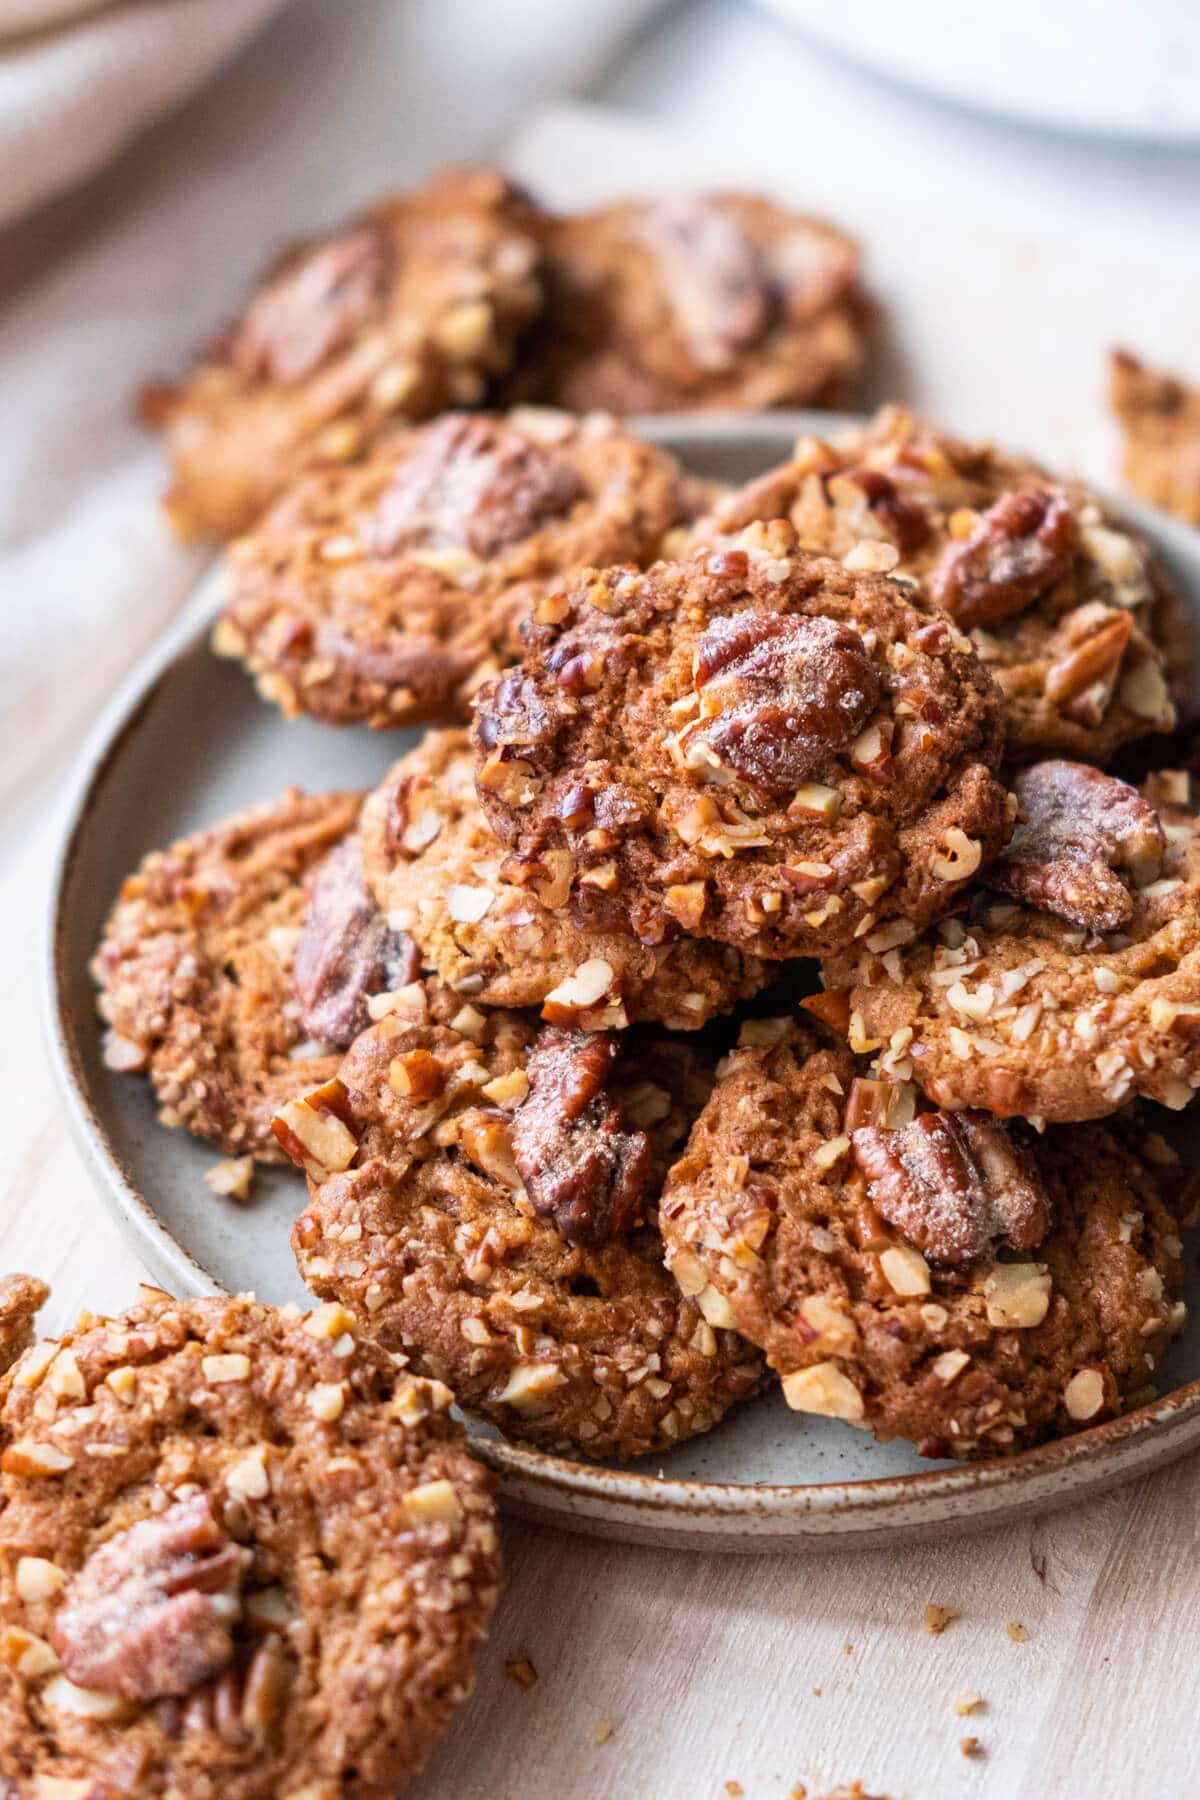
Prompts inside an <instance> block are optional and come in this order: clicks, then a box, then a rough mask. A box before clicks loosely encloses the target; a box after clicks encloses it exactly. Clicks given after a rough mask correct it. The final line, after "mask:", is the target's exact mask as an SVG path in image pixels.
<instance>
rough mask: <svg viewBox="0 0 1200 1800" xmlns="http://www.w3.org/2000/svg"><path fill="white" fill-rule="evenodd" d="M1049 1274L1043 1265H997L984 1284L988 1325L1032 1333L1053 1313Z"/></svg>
mask: <svg viewBox="0 0 1200 1800" xmlns="http://www.w3.org/2000/svg"><path fill="white" fill-rule="evenodd" d="M1051 1287H1052V1282H1051V1278H1050V1272H1049V1270H1048V1269H1046V1268H1044V1267H1043V1266H1042V1264H1041V1263H997V1264H996V1265H995V1267H994V1268H993V1269H992V1270H991V1271H990V1273H989V1274H988V1275H987V1277H986V1278H985V1280H984V1283H983V1297H984V1300H985V1302H986V1307H987V1317H988V1324H989V1325H997V1326H1000V1327H1002V1328H1009V1327H1011V1328H1013V1329H1015V1330H1018V1331H1024V1330H1029V1329H1030V1328H1031V1327H1032V1326H1034V1325H1040V1324H1041V1322H1042V1320H1043V1319H1044V1318H1045V1316H1046V1314H1047V1312H1048V1311H1049V1310H1050V1291H1051Z"/></svg>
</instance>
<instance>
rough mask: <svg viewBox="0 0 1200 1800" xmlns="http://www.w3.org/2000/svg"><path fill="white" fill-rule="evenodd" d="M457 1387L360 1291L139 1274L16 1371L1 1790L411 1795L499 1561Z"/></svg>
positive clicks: (95, 1796) (270, 1796)
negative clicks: (108, 1307)
mask: <svg viewBox="0 0 1200 1800" xmlns="http://www.w3.org/2000/svg"><path fill="white" fill-rule="evenodd" d="M449 1405H450V1395H449V1393H448V1391H447V1390H446V1389H445V1388H444V1387H442V1386H440V1385H439V1384H435V1383H429V1382H424V1381H420V1380H417V1379H415V1378H414V1377H412V1376H410V1375H409V1374H408V1373H407V1372H405V1371H404V1370H402V1369H400V1368H398V1367H397V1366H396V1364H395V1362H394V1361H393V1359H392V1358H391V1357H389V1356H388V1355H387V1354H386V1353H385V1352H383V1351H382V1350H380V1349H378V1348H377V1347H376V1346H375V1345H374V1344H371V1343H367V1342H365V1341H363V1340H362V1339H361V1338H360V1337H359V1336H358V1335H357V1332H356V1327H355V1324H354V1321H353V1320H352V1319H350V1318H349V1316H348V1315H347V1314H346V1313H345V1312H344V1310H343V1309H342V1308H340V1307H336V1306H326V1307H318V1308H317V1310H316V1311H315V1312H312V1313H309V1314H307V1315H301V1313H300V1312H299V1310H298V1309H297V1308H295V1307H292V1308H285V1309H283V1310H282V1311H279V1310H276V1309H275V1308H273V1307H268V1306H262V1305H258V1304H256V1303H255V1302H253V1301H252V1300H249V1299H247V1298H245V1297H242V1298H237V1299H232V1298H228V1297H223V1298H219V1299H211V1300H193V1301H188V1302H182V1301H175V1300H172V1299H171V1298H170V1297H169V1296H167V1295H166V1294H163V1293H161V1292H159V1291H158V1290H157V1289H143V1290H142V1294H141V1298H140V1300H139V1302H138V1304H137V1305H135V1306H133V1307H131V1308H130V1309H129V1310H128V1311H127V1312H125V1313H122V1314H120V1315H118V1316H116V1317H113V1318H94V1317H92V1316H91V1315H85V1317H84V1319H83V1320H82V1321H81V1323H80V1324H79V1326H78V1327H77V1328H76V1329H75V1330H74V1331H73V1332H72V1333H70V1334H69V1335H68V1336H67V1337H65V1338H64V1339H62V1340H61V1342H49V1343H45V1344H41V1345H38V1346H37V1347H35V1348H34V1349H32V1350H30V1351H29V1352H28V1353H27V1355H26V1356H25V1357H24V1358H23V1360H22V1361H21V1362H20V1363H19V1364H18V1365H17V1366H16V1368H15V1369H14V1370H13V1372H12V1374H11V1376H10V1378H9V1380H8V1382H7V1383H6V1385H5V1387H4V1388H3V1389H2V1390H0V1437H2V1438H3V1440H4V1444H5V1448H4V1451H3V1454H2V1455H0V1616H2V1618H3V1624H4V1637H5V1653H4V1655H3V1657H0V1792H3V1793H4V1794H5V1795H6V1797H10V1800H117V1796H119V1795H123V1794H138V1795H147V1796H155V1797H159V1800H343V1797H344V1800H392V1797H393V1796H394V1795H395V1794H396V1793H397V1792H398V1791H399V1790H400V1788H401V1787H403V1786H404V1784H405V1782H406V1781H407V1780H408V1779H409V1778H410V1777H411V1776H412V1775H414V1774H415V1773H416V1772H417V1771H418V1770H419V1769H420V1768H421V1766H422V1765H423V1763H424V1762H425V1760H426V1758H427V1757H428V1755H429V1753H430V1751H431V1750H432V1748H433V1746H434V1744H435V1743H436V1741H437V1739H438V1738H439V1736H440V1735H441V1733H442V1732H443V1730H444V1729H445V1727H446V1726H447V1724H448V1723H449V1721H450V1718H451V1716H452V1714H453V1712H454V1709H455V1707H456V1706H457V1704H458V1703H459V1701H460V1700H462V1699H463V1698H464V1696H465V1695H466V1694H467V1693H468V1692H469V1690H470V1686H471V1679H472V1663H473V1659H474V1653H475V1650H476V1647H477V1646H478V1644H479V1642H480V1640H481V1639H482V1638H483V1636H484V1635H485V1633H486V1630H487V1625H488V1620H489V1618H490V1615H491V1612H492V1608H493V1605H494V1603H495V1598H496V1590H497V1584H498V1581H499V1557H498V1552H497V1539H496V1528H495V1519H494V1512H493V1506H492V1499H491V1492H490V1480H489V1477H488V1475H487V1472H486V1471H485V1470H484V1469H482V1468H481V1467H480V1466H479V1465H478V1464H477V1463H476V1462H475V1461H474V1459H473V1458H472V1457H471V1456H470V1455H469V1453H468V1451H467V1449H466V1447H465V1445H464V1443H463V1440H462V1432H461V1429H460V1428H459V1427H458V1426H457V1425H456V1424H455V1423H454V1422H453V1420H452V1419H451V1418H450V1416H449V1411H448V1408H449Z"/></svg>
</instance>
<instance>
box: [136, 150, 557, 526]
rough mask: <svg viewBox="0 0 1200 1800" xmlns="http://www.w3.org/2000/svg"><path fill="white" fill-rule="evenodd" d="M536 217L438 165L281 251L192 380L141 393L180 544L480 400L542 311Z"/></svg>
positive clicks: (509, 192) (504, 190)
mask: <svg viewBox="0 0 1200 1800" xmlns="http://www.w3.org/2000/svg"><path fill="white" fill-rule="evenodd" d="M534 218H535V209H534V208H533V206H532V203H531V202H530V201H529V200H528V199H527V198H526V197H525V196H524V195H523V194H521V193H520V192H519V191H518V190H517V189H516V188H514V187H513V186H512V184H511V183H509V182H508V181H507V179H506V178H505V177H504V176H503V175H501V174H500V173H499V172H498V171H497V170H494V169H486V168H476V169H469V168H467V169H447V170H444V171H442V172H441V174H440V175H436V176H434V177H433V178H432V179H431V180H430V181H429V182H428V183H427V185H426V186H425V187H423V188H416V189H413V190H412V191H411V192H409V193H404V194H398V195H395V196H394V197H392V198H390V199H386V200H382V201H380V202H379V203H378V204H377V205H375V206H373V207H372V208H371V209H370V210H369V211H368V212H366V213H364V214H362V215H361V216H360V217H358V218H355V219H351V220H349V221H348V222H347V223H346V224H344V225H342V226H340V227H338V228H337V229H335V230H333V231H331V232H329V233H327V234H326V235H325V236H322V237H318V238H314V239H313V240H311V241H310V242H308V243H304V244H301V245H299V246H298V247H297V248H296V249H294V250H292V251H290V252H288V253H287V254H286V255H285V256H284V257H283V258H282V259H281V260H280V261H279V262H277V263H276V265H275V266H274V268H272V269H271V270H270V271H269V272H268V273H267V274H266V275H265V276H264V277H263V279H262V281H261V283H260V284H259V286H258V288H257V290H256V291H255V293H254V294H253V295H252V296H251V297H250V299H249V300H248V302H247V303H246V305H245V307H244V308H243V310H242V312H241V314H240V315H239V317H238V318H237V319H235V320H234V321H233V323H232V324H231V325H230V326H229V327H228V328H227V329H226V331H225V332H223V333H222V335H221V337H220V338H219V339H218V340H217V342H216V343H215V344H214V345H213V346H212V347H211V348H210V349H209V350H208V352H207V353H206V354H205V355H204V356H203V357H202V358H201V360H200V361H199V362H198V363H197V365H196V366H195V368H194V369H193V370H192V371H191V373H190V374H189V375H187V376H186V377H185V378H184V379H183V380H182V381H180V382H179V383H178V384H177V385H176V386H175V387H173V388H159V389H150V390H148V391H147V394H146V396H145V400H144V405H143V410H144V412H145V413H146V414H147V416H148V417H149V418H150V419H151V420H152V422H154V423H159V424H161V425H162V426H163V428H164V430H165V433H166V438H167V445H168V449H169V451H170V455H171V466H172V477H173V481H172V487H171V491H170V493H169V495H168V497H167V510H168V512H169V514H170V517H171V519H172V521H173V523H174V525H175V527H176V529H177V530H178V531H179V532H180V534H181V535H182V536H184V537H185V538H194V537H209V536H214V537H232V536H234V535H235V534H236V533H237V532H239V531H245V530H246V529H247V527H248V526H250V525H252V524H253V523H254V521H255V519H257V518H258V516H259V514H260V513H261V512H262V511H263V509H264V508H265V507H266V506H267V505H269V503H270V502H271V501H272V500H273V499H274V498H275V497H276V495H277V494H278V493H280V492H281V490H282V489H283V488H284V487H286V486H287V484H288V483H289V482H290V481H291V480H292V479H293V478H294V477H295V475H296V474H297V473H298V472H299V471H300V470H301V469H304V468H306V467H308V466H310V465H311V464H313V463H318V464H319V463H334V464H337V463H342V462H346V461H349V460H352V459H353V458H354V457H356V456H358V455H359V454H361V452H362V450H363V449H364V448H365V447H366V446H367V445H368V444H370V443H372V442H374V441H375V440H376V439H377V438H378V437H379V436H380V435H381V434H382V433H384V432H385V431H387V430H388V429H389V428H390V427H394V426H395V425H396V424H397V423H400V424H403V423H405V422H411V421H413V420H419V419H427V418H430V417H432V416H433V415H434V414H435V413H438V412H442V411H444V410H445V409H446V408H447V407H450V406H474V405H478V404H480V403H481V402H482V401H483V400H484V399H485V397H486V396H487V394H488V391H489V388H490V387H491V385H492V383H493V382H494V381H495V379H496V377H497V376H498V375H500V374H502V373H503V372H504V371H505V370H506V369H507V368H508V366H509V364H510V362H511V360H512V356H513V351H514V348H515V345H516V342H517V339H518V338H519V336H520V334H521V332H522V331H523V330H524V328H525V327H526V326H527V325H528V324H529V323H530V321H531V320H532V319H533V318H534V317H535V315H536V314H537V312H538V309H539V307H540V305H541V284H540V281H539V277H538V264H539V260H540V252H539V249H538V245H537V242H536V239H535V237H534V235H533V223H534Z"/></svg>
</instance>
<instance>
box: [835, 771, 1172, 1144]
mask: <svg viewBox="0 0 1200 1800" xmlns="http://www.w3.org/2000/svg"><path fill="white" fill-rule="evenodd" d="M1016 792H1017V800H1018V804H1019V807H1020V814H1019V818H1020V823H1019V824H1018V827H1017V830H1016V832H1015V833H1014V836H1013V840H1012V844H1011V846H1010V847H1009V849H1008V851H1007V852H1006V854H1005V855H1004V856H1003V857H1001V858H1000V859H999V861H998V862H996V863H994V864H993V865H992V867H991V868H990V869H989V870H988V872H987V874H986V876H985V878H984V879H985V881H986V882H987V884H988V887H989V888H990V889H991V890H992V891H990V892H989V891H984V890H980V891H979V892H977V893H976V894H975V895H974V896H973V897H972V900H971V904H970V907H969V909H968V910H967V911H966V912H965V913H964V914H963V915H962V916H961V917H958V918H952V919H947V920H944V921H943V922H942V923H941V924H940V925H939V926H938V927H937V928H936V929H935V930H934V931H932V932H930V933H927V934H926V935H925V936H923V937H919V938H913V937H911V935H910V934H907V933H903V934H902V933H901V928H900V927H899V926H897V927H896V929H895V933H894V935H893V939H892V942H891V943H890V944H885V943H884V942H883V941H882V940H877V941H876V944H875V946H874V948H871V947H868V948H866V949H865V950H864V951H863V952H861V953H859V954H857V955H853V956H847V957H840V958H835V959H832V960H831V961H830V963H828V964H827V965H826V967H825V970H824V978H825V981H826V983H827V985H828V986H829V987H830V988H831V989H832V990H834V991H833V992H831V993H829V994H827V995H826V996H825V997H824V998H823V1000H821V1001H819V1002H817V1003H816V1004H817V1005H818V1006H819V1007H820V1009H821V1011H822V1016H824V1017H825V1018H827V1019H829V1020H830V1021H831V1022H837V1023H840V1024H842V1025H847V1024H848V1029H849V1037H850V1043H851V1045H852V1047H853V1048H855V1049H857V1050H862V1051H869V1050H878V1051H879V1053H880V1056H881V1058H882V1059H883V1061H884V1062H885V1064H886V1065H887V1069H888V1070H890V1071H891V1072H893V1073H895V1072H902V1074H903V1077H904V1078H905V1079H907V1076H908V1074H909V1072H910V1071H911V1074H912V1075H913V1077H914V1079H915V1080H916V1081H918V1082H919V1083H920V1085H921V1086H922V1088H923V1089H924V1090H925V1092H926V1093H927V1094H929V1095H931V1096H932V1098H933V1099H934V1100H936V1101H937V1103H938V1104H939V1105H940V1106H947V1107H971V1106H976V1107H983V1108H985V1109H986V1110H987V1111H989V1112H992V1113H996V1114H999V1115H1000V1116H1002V1117H1005V1118H1008V1117H1012V1116H1016V1115H1022V1116H1024V1117H1027V1118H1033V1119H1039V1120H1045V1119H1050V1120H1056V1121H1060V1122H1070V1121H1074V1120H1080V1119H1095V1118H1102V1117H1103V1116H1104V1115H1105V1114H1107V1113H1111V1112H1115V1111H1116V1110H1117V1108H1118V1107H1121V1106H1123V1105H1124V1104H1125V1102H1126V1101H1127V1100H1130V1099H1132V1098H1134V1097H1135V1096H1139V1095H1140V1096H1145V1097H1147V1098H1149V1099H1152V1100H1158V1101H1160V1102H1161V1103H1162V1104H1163V1105H1165V1106H1169V1107H1173V1108H1176V1109H1178V1108H1181V1107H1184V1106H1186V1105H1187V1104H1188V1102H1189V1101H1190V1100H1191V1098H1192V1095H1193V1093H1194V1092H1195V1090H1196V1089H1197V1088H1198V1087H1200V822H1198V820H1197V815H1196V812H1195V810H1194V808H1193V804H1192V800H1191V793H1190V778H1189V776H1188V775H1187V774H1186V773H1184V772H1183V771H1179V770H1172V771H1163V772H1162V773H1160V774H1158V775H1157V776H1154V777H1152V778H1151V779H1150V780H1149V781H1148V782H1146V783H1145V785H1144V787H1143V788H1142V790H1141V791H1140V792H1139V791H1138V790H1137V789H1134V788H1132V787H1130V786H1129V785H1128V784H1127V783H1125V782H1122V781H1117V780H1116V779H1115V778H1114V777H1112V776H1109V775H1104V774H1101V773H1100V771H1099V770H1097V769H1092V768H1089V767H1087V766H1086V765H1084V764H1080V763H1067V762H1048V763H1041V764H1035V765H1034V767H1033V768H1031V769H1029V770H1028V771H1026V772H1025V774H1024V775H1023V776H1022V777H1021V778H1020V779H1019V780H1018V782H1017V790H1016ZM996 890H999V891H998V892H997V891H996ZM1010 896H1011V897H1010Z"/></svg>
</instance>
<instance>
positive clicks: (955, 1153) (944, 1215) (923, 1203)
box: [851, 1112, 1051, 1267]
mask: <svg viewBox="0 0 1200 1800" xmlns="http://www.w3.org/2000/svg"><path fill="white" fill-rule="evenodd" d="M851 1143H852V1145H853V1148H854V1160H855V1162H856V1163H857V1164H858V1166H859V1168H860V1169H861V1170H862V1172H863V1174H864V1175H865V1176H866V1178H867V1191H868V1193H869V1194H870V1196H871V1200H872V1202H873V1204H874V1206H875V1209H876V1211H877V1212H879V1213H880V1214H881V1215H882V1216H883V1218H885V1219H886V1220H887V1222H888V1224H889V1225H893V1226H895V1228H896V1230H897V1231H900V1232H902V1233H903V1235H904V1237H905V1238H906V1239H907V1240H908V1242H909V1243H910V1244H912V1245H914V1246H915V1247H916V1248H917V1249H918V1250H920V1251H921V1252H922V1253H923V1254H924V1255H925V1256H929V1257H932V1259H933V1260H934V1262H939V1263H947V1264H950V1265H952V1266H955V1267H961V1266H963V1265H965V1264H967V1263H972V1262H975V1261H976V1260H977V1259H978V1258H979V1257H981V1256H983V1255H985V1254H986V1253H988V1252H989V1251H991V1249H992V1248H993V1246H994V1245H995V1244H996V1243H997V1242H1003V1243H1005V1244H1008V1245H1010V1246H1011V1248H1012V1249H1014V1250H1032V1249H1033V1248H1034V1246H1035V1245H1036V1244H1040V1243H1041V1241H1042V1239H1043V1238H1044V1237H1045V1235H1046V1233H1047V1232H1048V1231H1049V1229H1050V1224H1051V1216H1050V1200H1049V1196H1048V1195H1047V1193H1046V1191H1045V1189H1044V1187H1043V1186H1042V1182H1041V1178H1040V1177H1039V1175H1038V1172H1037V1169H1036V1168H1035V1166H1034V1163H1033V1161H1032V1159H1031V1158H1030V1157H1029V1156H1028V1155H1027V1154H1026V1152H1025V1151H1024V1150H1023V1149H1022V1148H1021V1146H1020V1145H1019V1144H1018V1143H1017V1141H1016V1140H1015V1138H1014V1137H1013V1136H1012V1135H1011V1133H1010V1132H1009V1130H1008V1128H1007V1126H1004V1125H1001V1124H1000V1123H999V1121H998V1120H996V1119H992V1118H989V1116H988V1114H987V1113H981V1112H959V1113H949V1112H927V1113H919V1114H918V1115H917V1117H916V1118H915V1119H913V1120H912V1121H911V1123H910V1124H908V1125H905V1126H903V1127H902V1128H901V1129H900V1130H899V1131H887V1130H884V1129H883V1128H882V1127H880V1126H878V1125H864V1126H861V1127H860V1128H859V1130H857V1131H855V1132H854V1133H853V1134H852V1137H851Z"/></svg>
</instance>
